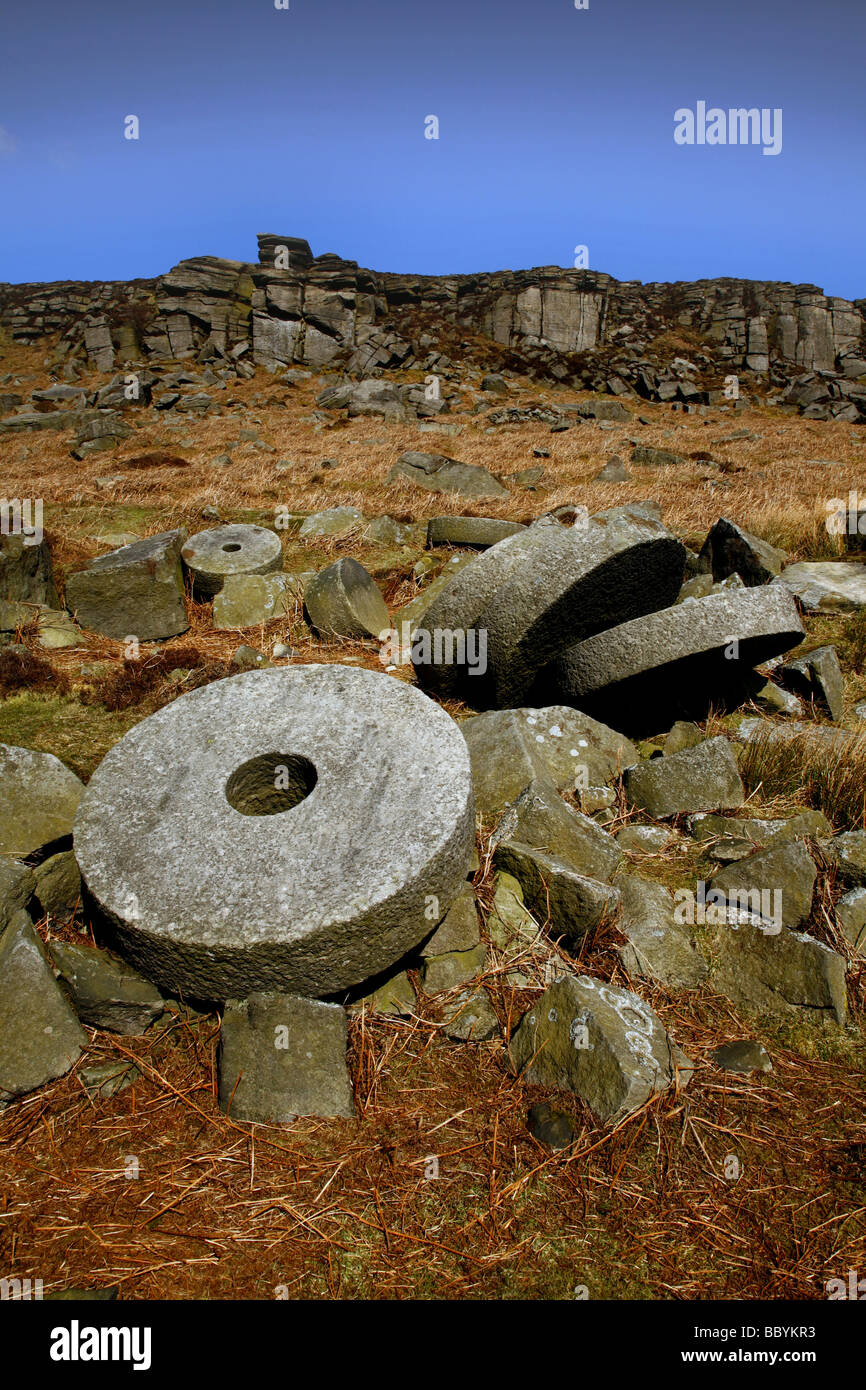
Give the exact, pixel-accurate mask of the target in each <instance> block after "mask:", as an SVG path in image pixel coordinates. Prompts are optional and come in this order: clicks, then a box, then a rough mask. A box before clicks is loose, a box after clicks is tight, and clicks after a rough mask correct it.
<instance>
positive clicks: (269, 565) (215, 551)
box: [180, 525, 283, 598]
mask: <svg viewBox="0 0 866 1390" xmlns="http://www.w3.org/2000/svg"><path fill="white" fill-rule="evenodd" d="M180 553H181V556H182V558H183V562H184V564H185V565H186V567H187V569H188V570H189V572H190V574H191V575H192V577H193V583H194V586H195V589H196V592H197V593H198V594H199V595H200V596H201V597H204V598H210V597H212V596H213V595H214V594H218V593H219V591H220V589H221V588H222V586H223V584H224V583H225V581H226V580H227V579H228V577H229V575H232V574H273V572H274V571H275V570H281V569H282V568H283V547H282V543H281V541H280V538H279V536H278V535H277V533H276V531H269V530H267V528H266V527H264V526H245V525H237V526H215V527H214V528H213V530H211V531H199V532H198V534H197V535H195V536H190V538H189V540H188V541H187V542H186V544H185V545H184V547H183V550H182V551H181V552H180Z"/></svg>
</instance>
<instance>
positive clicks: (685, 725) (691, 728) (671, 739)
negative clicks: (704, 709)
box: [665, 719, 704, 756]
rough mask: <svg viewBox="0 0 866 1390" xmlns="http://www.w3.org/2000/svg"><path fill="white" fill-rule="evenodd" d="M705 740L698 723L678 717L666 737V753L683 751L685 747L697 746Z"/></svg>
mask: <svg viewBox="0 0 866 1390" xmlns="http://www.w3.org/2000/svg"><path fill="white" fill-rule="evenodd" d="M703 741H704V735H703V733H702V732H701V730H700V728H699V727H698V725H697V724H692V723H691V722H690V721H689V720H683V719H678V720H677V722H676V724H674V725H673V727H672V729H671V731H670V733H669V734H668V736H667V738H666V739H665V755H666V756H667V755H668V754H670V753H682V751H683V749H685V748H697V746H698V744H699V743H703Z"/></svg>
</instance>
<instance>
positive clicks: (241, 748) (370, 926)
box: [74, 665, 474, 1000]
mask: <svg viewBox="0 0 866 1390" xmlns="http://www.w3.org/2000/svg"><path fill="white" fill-rule="evenodd" d="M74 837H75V852H76V855H77V857H78V862H79V864H80V866H81V871H82V875H83V877H84V879H85V882H86V884H87V886H88V888H89V889H90V891H91V893H92V894H93V895H94V897H95V898H96V900H97V902H98V903H99V904H100V905H101V907H102V909H103V910H104V911H105V913H106V914H107V916H108V917H109V919H110V920H111V921H112V922H113V923H114V925H115V927H116V931H117V937H118V946H119V949H120V950H121V953H122V954H123V955H125V956H126V957H127V959H129V960H130V961H131V962H132V963H133V964H134V965H135V966H136V967H137V968H138V969H139V970H140V971H141V973H142V974H144V975H146V976H148V977H149V978H150V979H152V980H155V981H156V983H157V984H159V985H161V986H162V987H163V988H165V989H168V990H171V991H173V992H175V993H177V992H178V991H182V992H183V993H185V994H186V995H187V996H190V997H198V998H204V999H211V1000H221V999H226V998H234V999H245V998H246V997H247V996H248V995H249V994H251V993H253V992H255V991H262V992H267V991H277V992H280V993H294V994H300V995H305V996H314V997H315V996H318V997H321V996H325V995H330V994H334V993H337V992H339V991H341V990H344V989H347V988H349V987H351V986H353V985H357V984H360V983H361V982H363V981H364V980H366V979H368V978H369V977H371V976H373V975H376V974H378V973H379V972H381V971H383V970H385V969H387V968H388V967H389V966H391V965H393V963H394V962H395V961H397V960H398V959H399V958H400V957H401V956H403V955H404V954H405V953H406V952H407V951H409V950H410V949H411V948H413V947H414V946H416V945H417V944H418V943H419V942H420V941H421V940H422V939H423V938H424V937H425V936H429V934H430V926H431V922H433V921H436V920H438V919H439V918H440V917H441V916H443V915H444V913H445V912H446V911H447V909H448V907H449V906H450V904H451V901H452V900H453V899H454V897H455V896H456V895H457V892H458V891H459V889H460V887H461V884H462V882H463V880H464V878H465V876H466V872H467V868H468V865H469V861H470V857H471V853H472V847H473V842H474V808H473V800H472V777H471V770H470V763H469V752H468V749H467V747H466V743H465V741H464V739H463V735H462V734H461V733H460V730H459V728H458V726H457V725H456V724H455V723H454V721H453V720H452V719H451V718H450V717H449V716H448V715H447V714H446V713H445V711H444V710H442V709H440V708H439V707H438V706H437V705H435V704H434V703H433V701H431V700H429V699H428V698H427V696H426V695H423V694H422V693H421V692H420V691H418V690H416V689H414V688H413V687H412V686H409V685H406V684H404V683H403V682H402V681H399V680H395V679H393V678H392V677H390V676H387V675H384V674H381V673H379V672H374V671H365V670H356V669H353V668H350V667H345V666H336V665H334V666H315V665H310V666H294V667H289V668H286V667H283V668H275V669H272V670H267V671H253V672H250V673H248V674H244V675H240V676H234V677H232V678H230V679H228V680H222V681H218V682H215V683H214V684H212V685H209V686H205V687H204V688H202V689H200V690H195V691H192V692H191V693H190V694H188V695H183V696H181V697H180V698H179V699H178V700H175V701H174V702H173V703H172V704H171V705H169V706H168V707H167V708H166V709H163V710H160V711H159V712H158V713H157V714H154V715H152V716H151V717H150V718H149V719H146V720H144V721H143V722H142V723H141V724H138V725H137V726H136V727H135V728H134V729H132V730H131V731H130V732H129V733H128V734H127V735H126V737H125V738H123V739H122V740H121V741H120V742H119V743H118V744H116V745H115V746H114V748H112V749H111V751H110V752H109V753H108V755H107V756H106V758H105V759H104V760H103V762H102V763H101V764H100V766H99V767H98V768H97V770H96V772H95V773H94V775H93V777H92V778H91V781H90V783H89V785H88V787H87V790H86V792H85V794H84V797H83V798H82V801H81V805H80V807H79V810H78V815H77V817H76V821H75V830H74Z"/></svg>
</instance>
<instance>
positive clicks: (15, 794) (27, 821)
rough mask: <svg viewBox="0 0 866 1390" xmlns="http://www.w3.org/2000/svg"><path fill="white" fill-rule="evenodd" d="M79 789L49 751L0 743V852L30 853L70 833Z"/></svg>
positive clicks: (80, 787)
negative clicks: (36, 750) (39, 751)
mask: <svg viewBox="0 0 866 1390" xmlns="http://www.w3.org/2000/svg"><path fill="white" fill-rule="evenodd" d="M83 791H84V786H83V784H82V783H81V782H80V781H79V779H78V778H77V777H76V776H75V773H74V772H70V771H69V768H68V767H64V765H63V763H62V762H61V761H60V760H59V758H55V757H54V755H53V754H52V753H37V752H35V751H34V750H33V749H32V748H15V747H13V746H12V745H11V744H8V743H0V854H13V855H27V854H32V853H33V852H34V851H35V850H40V849H44V847H45V846H46V845H50V844H51V843H52V841H54V840H59V839H61V838H62V837H63V836H64V835H69V834H71V832H72V822H73V820H74V818H75V811H76V808H77V806H78V802H79V800H80V797H81V794H82V792H83Z"/></svg>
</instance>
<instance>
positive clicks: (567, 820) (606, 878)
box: [495, 778, 623, 882]
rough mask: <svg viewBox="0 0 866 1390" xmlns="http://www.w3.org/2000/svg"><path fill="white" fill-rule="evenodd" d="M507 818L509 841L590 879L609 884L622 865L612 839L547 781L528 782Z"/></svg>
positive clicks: (619, 854)
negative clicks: (551, 857)
mask: <svg viewBox="0 0 866 1390" xmlns="http://www.w3.org/2000/svg"><path fill="white" fill-rule="evenodd" d="M506 819H507V821H508V824H509V835H510V836H511V838H513V839H515V840H519V841H520V842H521V843H522V844H524V845H529V846H531V847H532V848H533V849H541V850H544V851H546V852H547V853H548V854H553V855H556V856H557V858H559V859H564V860H565V861H566V863H567V864H569V865H571V867H572V868H574V869H577V870H578V871H579V872H580V873H582V874H586V875H587V876H588V877H589V878H597V879H601V880H602V882H610V880H611V879H612V878H613V876H614V874H615V873H616V870H617V868H618V867H619V865H620V864H621V863H622V859H623V854H622V850H621V849H620V848H619V846H618V845H617V842H616V840H614V838H613V836H612V835H609V834H608V832H607V831H606V830H603V829H602V828H601V826H600V825H598V824H597V822H596V821H594V820H591V819H590V817H589V816H585V815H583V814H582V813H581V812H580V811H575V810H573V809H572V808H571V807H570V806H567V805H566V803H565V802H564V801H563V799H562V797H561V796H560V795H559V794H558V792H557V791H556V788H555V787H554V786H553V785H552V783H551V782H549V781H548V780H547V779H542V780H539V779H537V778H536V779H535V780H533V781H532V782H530V784H529V786H528V787H526V788H525V789H524V790H523V791H522V792H521V793H520V796H519V797H518V798H517V800H516V801H515V802H514V804H513V806H512V807H511V808H510V810H509V811H508V812H507V813H506ZM498 833H499V831H498V828H497V831H496V832H495V834H496V835H498Z"/></svg>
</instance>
